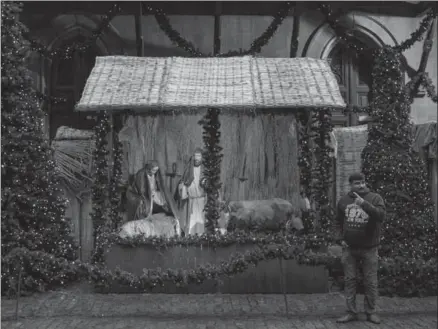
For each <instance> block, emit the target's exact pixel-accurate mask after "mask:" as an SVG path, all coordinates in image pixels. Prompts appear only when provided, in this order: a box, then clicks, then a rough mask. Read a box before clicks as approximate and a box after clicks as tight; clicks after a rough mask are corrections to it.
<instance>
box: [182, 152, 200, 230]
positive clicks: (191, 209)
mask: <svg viewBox="0 0 438 329" xmlns="http://www.w3.org/2000/svg"><path fill="white" fill-rule="evenodd" d="M202 170H203V165H202V150H201V149H200V148H197V149H196V150H195V152H194V154H193V156H192V157H191V158H190V161H189V163H188V164H187V166H186V168H185V169H184V174H183V176H182V178H181V181H180V182H179V184H178V188H177V191H176V193H175V200H176V201H177V203H178V208H179V212H180V215H181V223H184V224H181V229H183V230H184V232H185V235H189V234H199V235H201V234H203V233H204V232H205V213H204V207H205V204H206V201H207V197H206V194H205V192H204V186H205V185H204V184H205V178H204V177H203V172H202Z"/></svg>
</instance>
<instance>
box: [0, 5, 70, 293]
mask: <svg viewBox="0 0 438 329" xmlns="http://www.w3.org/2000/svg"><path fill="white" fill-rule="evenodd" d="M21 10H22V5H21V4H19V3H16V2H2V3H1V14H2V19H1V24H2V28H1V50H2V51H1V70H2V82H1V84H2V92H1V150H2V155H1V185H2V195H1V243H2V245H1V256H2V261H1V263H2V264H1V265H2V271H1V272H2V273H1V290H2V295H4V294H12V293H15V292H16V288H17V283H18V280H19V279H18V278H19V277H20V278H21V282H20V284H21V293H22V294H25V293H27V292H29V291H44V290H46V289H50V288H54V287H56V286H59V285H62V284H65V283H67V281H69V278H68V276H67V274H66V272H65V271H60V272H59V273H58V276H57V278H53V277H51V275H50V273H48V272H47V271H46V270H45V268H44V267H38V266H37V267H32V268H29V267H26V266H24V264H23V263H22V262H21V259H20V258H17V259H15V258H11V257H9V256H10V255H12V254H13V252H14V250H15V249H16V248H26V249H29V250H41V251H43V252H45V253H47V254H48V255H50V257H53V258H56V257H59V258H64V259H69V260H73V259H75V258H76V245H75V242H74V239H73V238H72V232H71V223H70V222H69V221H68V220H67V219H66V218H65V217H64V216H65V209H66V199H65V198H64V196H63V191H62V189H61V188H60V181H59V174H58V171H57V167H56V165H55V162H54V159H53V150H52V149H51V147H50V144H49V141H48V140H47V139H46V138H45V134H44V130H43V119H44V113H43V111H42V110H41V109H40V106H39V104H38V97H37V95H36V93H35V92H34V90H33V88H32V84H33V82H32V74H31V72H30V71H29V69H28V68H27V65H28V63H27V59H26V57H27V55H28V53H29V51H30V47H29V43H28V42H27V41H26V40H25V38H24V35H25V34H26V33H27V29H26V27H25V26H24V25H23V24H22V23H21V22H20V21H19V15H20V13H21ZM19 273H21V275H19Z"/></svg>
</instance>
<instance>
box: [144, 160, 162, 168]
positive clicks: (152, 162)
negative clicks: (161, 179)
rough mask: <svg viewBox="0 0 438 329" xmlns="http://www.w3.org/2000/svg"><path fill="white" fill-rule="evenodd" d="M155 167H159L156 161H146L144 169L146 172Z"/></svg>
mask: <svg viewBox="0 0 438 329" xmlns="http://www.w3.org/2000/svg"><path fill="white" fill-rule="evenodd" d="M155 167H158V168H159V167H160V166H159V165H158V161H157V160H150V161H148V162H147V163H146V169H147V170H151V169H152V168H155Z"/></svg>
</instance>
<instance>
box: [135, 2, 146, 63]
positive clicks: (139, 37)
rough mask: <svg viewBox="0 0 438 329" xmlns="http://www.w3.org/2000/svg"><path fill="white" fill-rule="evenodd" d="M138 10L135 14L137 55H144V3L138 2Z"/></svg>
mask: <svg viewBox="0 0 438 329" xmlns="http://www.w3.org/2000/svg"><path fill="white" fill-rule="evenodd" d="M137 6H138V11H137V13H136V14H135V38H136V44H137V56H139V57H143V56H144V38H143V31H142V18H143V7H142V3H141V2H138V3H137Z"/></svg>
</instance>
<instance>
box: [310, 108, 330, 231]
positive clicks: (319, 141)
mask: <svg viewBox="0 0 438 329" xmlns="http://www.w3.org/2000/svg"><path fill="white" fill-rule="evenodd" d="M313 121H314V123H315V124H314V125H312V131H313V132H314V133H315V138H314V144H315V158H316V163H315V166H314V167H313V173H312V178H313V179H312V184H311V186H312V195H313V197H314V199H315V201H316V205H317V210H318V213H319V216H320V218H319V224H318V226H319V230H320V231H322V232H327V229H328V228H329V218H330V217H331V215H332V214H331V211H330V210H331V209H330V199H329V189H330V186H331V184H332V181H331V179H330V177H331V172H332V158H331V157H330V152H331V151H333V148H332V147H330V146H328V145H327V144H328V143H329V142H330V140H331V138H330V133H331V132H332V130H333V124H332V122H331V112H330V109H321V110H319V111H318V112H314V114H313Z"/></svg>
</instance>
